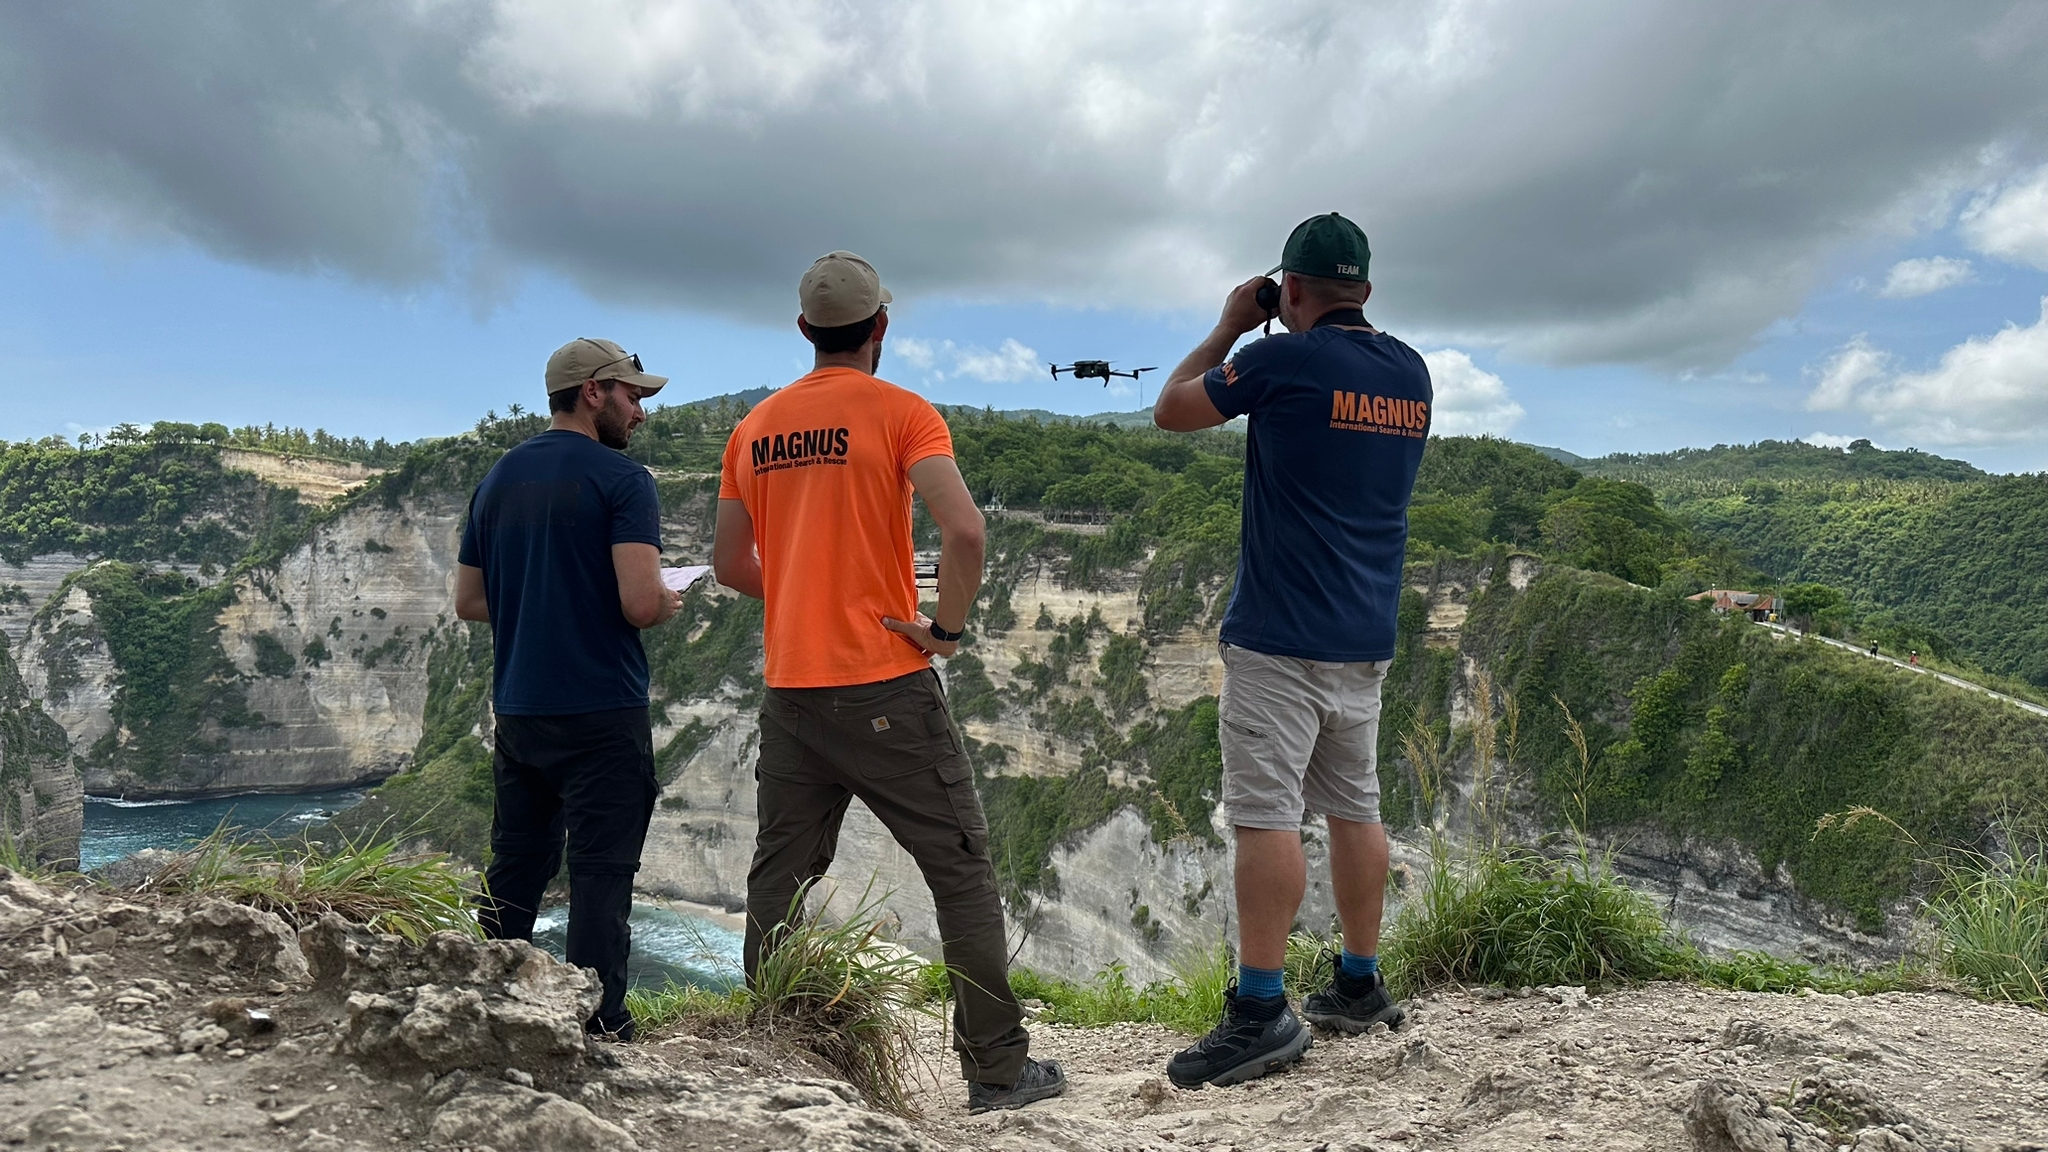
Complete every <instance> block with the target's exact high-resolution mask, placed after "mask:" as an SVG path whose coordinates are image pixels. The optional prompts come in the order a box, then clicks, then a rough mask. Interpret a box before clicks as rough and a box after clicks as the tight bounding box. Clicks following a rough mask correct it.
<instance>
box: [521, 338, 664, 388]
mask: <svg viewBox="0 0 2048 1152" xmlns="http://www.w3.org/2000/svg"><path fill="white" fill-rule="evenodd" d="M585 380H623V381H625V382H626V383H628V384H631V385H633V386H634V387H636V388H638V389H640V392H641V394H642V395H645V396H652V395H653V394H654V393H656V392H659V391H661V386H662V385H664V384H666V383H668V377H666V376H655V375H652V374H651V373H648V372H645V371H643V370H642V369H641V367H640V357H638V356H635V355H633V354H632V353H631V352H628V351H626V350H625V349H624V348H621V347H619V346H618V345H617V344H614V343H612V342H611V341H609V340H592V339H590V338H589V337H587V336H585V337H581V338H579V339H576V340H571V341H569V342H568V343H567V344H564V345H562V346H561V347H560V348H557V349H555V354H554V355H553V356H550V357H548V395H550V396H553V395H554V394H555V393H557V392H560V391H561V390H562V389H564V388H577V387H581V386H582V384H583V382H584V381H585Z"/></svg>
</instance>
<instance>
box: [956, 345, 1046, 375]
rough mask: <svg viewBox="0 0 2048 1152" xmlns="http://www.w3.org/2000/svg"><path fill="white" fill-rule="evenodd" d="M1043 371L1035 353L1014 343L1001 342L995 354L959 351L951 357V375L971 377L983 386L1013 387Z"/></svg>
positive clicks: (969, 350) (966, 350)
mask: <svg viewBox="0 0 2048 1152" xmlns="http://www.w3.org/2000/svg"><path fill="white" fill-rule="evenodd" d="M1043 370H1044V365H1043V364H1041V363H1040V362H1039V359H1038V352H1037V350H1036V349H1033V348H1027V347H1025V346H1024V345H1022V344H1019V343H1018V342H1017V341H1015V340H1005V341H1003V343H1002V346H1001V347H999V348H996V349H995V350H994V351H990V350H988V349H985V348H962V349H960V350H959V351H958V353H957V354H956V355H955V356H954V358H953V374H954V375H956V376H972V377H974V378H975V379H976V380H980V381H982V382H983V383H986V384H1014V383H1016V382H1018V381H1020V380H1029V379H1031V378H1032V377H1033V376H1036V375H1038V373H1039V372H1041V371H1043Z"/></svg>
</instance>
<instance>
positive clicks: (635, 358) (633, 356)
mask: <svg viewBox="0 0 2048 1152" xmlns="http://www.w3.org/2000/svg"><path fill="white" fill-rule="evenodd" d="M628 360H630V361H632V363H633V371H635V372H645V371H647V369H646V368H644V367H642V366H641V364H640V354H639V353H638V352H628V353H626V354H625V355H624V356H621V357H619V358H618V359H617V360H607V361H605V362H604V363H602V364H599V365H598V366H597V368H596V370H595V371H593V372H592V373H591V374H590V378H591V379H592V380H595V379H597V373H598V372H602V371H604V370H605V369H607V368H609V367H611V366H612V365H614V364H619V363H623V362H625V361H628Z"/></svg>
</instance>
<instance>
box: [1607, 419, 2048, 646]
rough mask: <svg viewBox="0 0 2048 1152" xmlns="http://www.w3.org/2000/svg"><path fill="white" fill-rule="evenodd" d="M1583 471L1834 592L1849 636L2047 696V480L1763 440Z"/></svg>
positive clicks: (1772, 567) (1861, 448) (1763, 563)
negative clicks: (1851, 619) (1646, 492)
mask: <svg viewBox="0 0 2048 1152" xmlns="http://www.w3.org/2000/svg"><path fill="white" fill-rule="evenodd" d="M1587 467H1588V468H1589V469H1590V470H1592V471H1594V472H1596V473H1597V474H1599V475H1602V476H1608V477H1614V478H1620V479H1627V480H1631V481H1635V482H1638V483H1642V484H1646V485H1648V486H1649V487H1651V488H1652V489H1654V490H1655V491H1656V493H1657V495H1658V497H1659V499H1660V500H1661V501H1662V502H1663V504H1664V506H1665V507H1666V508H1668V509H1669V510H1670V511H1671V513H1672V514H1673V515H1674V516H1675V517H1677V518H1679V519H1680V520H1683V521H1685V522H1687V523H1689V524H1690V525H1692V527H1693V530H1694V531H1696V532H1699V533H1701V534H1703V535H1706V536H1710V537H1712V538H1714V539H1717V540H1720V541H1723V542H1725V543H1726V545H1727V546H1728V547H1730V548H1733V549H1735V550H1737V551H1739V552H1740V553H1741V554H1743V555H1744V556H1745V557H1746V558H1747V559H1748V560H1749V561H1750V562H1751V563H1753V564H1755V565H1756V566H1757V567H1758V568H1759V569H1761V570H1762V571H1764V572H1766V573H1769V574H1770V576H1772V577H1775V578H1777V579H1780V580H1787V581H1820V582H1823V583H1826V584H1829V585H1831V586H1833V587H1834V588H1835V589H1836V590H1838V591H1840V592H1841V593H1842V594H1843V595H1845V596H1846V597H1847V598H1848V600H1849V603H1850V605H1851V606H1852V608H1853V609H1854V616H1855V617H1856V620H1855V623H1856V628H1857V631H1858V632H1859V633H1860V634H1863V635H1867V636H1868V637H1870V638H1872V639H1877V640H1880V641H1882V642H1883V643H1885V644H1886V645H1887V646H1892V647H1896V648H1898V649H1900V650H1903V649H1906V648H1918V649H1920V650H1922V651H1925V652H1933V653H1936V654H1940V655H1945V656H1954V657H1957V658H1961V659H1964V660H1967V661H1970V662H1974V663H1975V664H1978V665H1981V666H1982V667H1984V668H1987V669H1989V670H1991V671H1992V672H1995V673H2001V674H2004V675H2008V676H2015V677H2018V678H2021V679H2023V680H2026V681H2028V682H2029V683H2031V684H2033V685H2035V686H2037V687H2048V475H2044V474H2035V475H2021V476H1987V475H1986V474H1984V473H1982V472H1979V471H1978V470H1977V469H1975V468H1972V467H1971V466H1970V465H1968V464H1964V463H1962V462H1961V461H1956V460H1944V459H1942V458H1941V457H1938V456H1930V455H1928V454H1927V453H1924V452H1915V451H1904V452H1887V451H1885V450H1883V449H1879V448H1875V447H1872V446H1871V445H1870V443H1869V442H1868V441H1858V442H1857V443H1856V444H1854V445H1851V446H1850V447H1849V449H1848V450H1846V451H1843V450H1839V449H1833V448H1821V447H1817V446H1815V445H1811V444H1799V443H1783V442H1776V441H1765V442H1763V443H1760V444H1753V445H1749V446H1747V447H1741V446H1737V447H1730V446H1726V445H1723V446H1720V447H1716V448H1711V449H1699V450H1688V451H1685V452H1673V453H1666V454H1663V455H1658V456H1609V457H1606V458H1605V459H1602V460H1597V461H1592V462H1590V463H1589V464H1588V465H1587Z"/></svg>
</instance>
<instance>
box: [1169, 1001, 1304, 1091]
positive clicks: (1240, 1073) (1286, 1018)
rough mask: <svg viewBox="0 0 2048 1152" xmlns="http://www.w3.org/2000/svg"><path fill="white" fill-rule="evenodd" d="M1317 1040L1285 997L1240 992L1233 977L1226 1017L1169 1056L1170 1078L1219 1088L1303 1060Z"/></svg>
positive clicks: (1194, 1085) (1176, 1082)
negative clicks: (1262, 997)
mask: <svg viewBox="0 0 2048 1152" xmlns="http://www.w3.org/2000/svg"><path fill="white" fill-rule="evenodd" d="M1314 1043H1315V1038H1314V1037H1312V1036H1310V1035H1309V1031H1308V1029H1307V1028H1304V1027H1302V1025H1301V1019H1300V1017H1298V1016H1296V1015H1295V1014H1294V1010H1293V1009H1292V1008H1289V1007H1288V1006H1287V998H1286V997H1284V996H1283V997H1280V998H1278V999H1275V1000H1253V999H1250V998H1248V997H1246V998H1240V997H1239V996H1238V994H1237V981H1235V980H1233V981H1231V982H1230V987H1228V988H1226V989H1224V990H1223V1020H1222V1021H1221V1022H1220V1023H1218V1024H1217V1025H1216V1027H1215V1028H1214V1029H1213V1030H1211V1031H1210V1033H1209V1034H1208V1035H1207V1036H1204V1037H1202V1038H1201V1039H1200V1040H1197V1041H1195V1044H1194V1046H1193V1047H1192V1048H1188V1049H1186V1050H1184V1051H1182V1052H1181V1053H1180V1054H1179V1055H1177V1056H1175V1057H1174V1058H1173V1059H1171V1060H1168V1061H1167V1062H1166V1078H1167V1079H1169V1080H1171V1081H1173V1083H1174V1086H1175V1087H1178V1088H1200V1087H1201V1086H1202V1085H1204V1084H1214V1085H1216V1086H1217V1087H1219V1088H1220V1087H1223V1086H1224V1085H1227V1084H1239V1083H1242V1082H1244V1081H1246V1080H1256V1079H1258V1078H1259V1077H1261V1076H1264V1075H1265V1074H1266V1073H1268V1072H1277V1071H1279V1070H1280V1069H1282V1068H1285V1067H1287V1066H1288V1065H1289V1064H1292V1063H1294V1062H1296V1061H1297V1060H1300V1059H1301V1055H1302V1053H1304V1052H1307V1051H1308V1050H1309V1046H1310V1045H1311V1044H1314Z"/></svg>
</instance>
